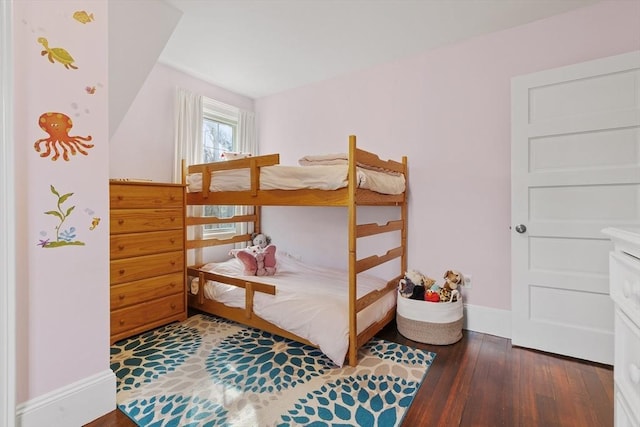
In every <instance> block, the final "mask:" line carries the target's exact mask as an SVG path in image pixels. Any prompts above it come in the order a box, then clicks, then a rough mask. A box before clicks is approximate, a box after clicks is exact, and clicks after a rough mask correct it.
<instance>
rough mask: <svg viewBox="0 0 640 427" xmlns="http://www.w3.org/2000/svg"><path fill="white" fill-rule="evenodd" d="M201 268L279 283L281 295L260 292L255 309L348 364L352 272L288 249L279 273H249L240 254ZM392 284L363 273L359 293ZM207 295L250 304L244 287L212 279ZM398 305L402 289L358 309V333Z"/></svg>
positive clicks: (233, 304) (279, 263) (280, 256)
mask: <svg viewBox="0 0 640 427" xmlns="http://www.w3.org/2000/svg"><path fill="white" fill-rule="evenodd" d="M200 270H204V271H209V272H212V273H216V274H221V275H225V276H233V277H240V278H246V279H247V280H251V281H255V282H261V283H267V284H270V285H274V286H275V287H276V294H275V295H268V294H264V293H261V292H256V293H255V296H254V301H253V304H254V307H253V312H254V313H255V314H256V315H258V316H260V317H261V318H263V319H265V320H267V321H269V322H271V323H273V324H274V325H276V326H278V327H280V328H282V329H285V330H287V331H289V332H291V333H293V334H296V335H298V336H299V337H301V338H304V339H306V340H308V341H309V342H311V343H313V344H315V345H317V346H318V348H320V350H322V352H323V353H324V354H326V355H327V356H328V357H329V358H330V359H331V360H332V361H333V362H334V363H335V364H336V365H338V366H342V365H343V363H344V360H345V357H346V354H347V351H348V349H349V303H348V295H349V279H348V273H347V271H345V270H338V269H328V268H324V267H318V266H313V265H308V264H305V263H302V262H300V261H298V260H296V259H294V258H293V257H291V256H288V255H284V254H282V253H280V254H278V260H277V272H276V274H275V275H273V276H261V277H256V276H244V275H243V271H244V267H243V265H242V263H241V262H240V261H239V260H238V259H236V258H232V259H230V260H228V261H224V262H216V263H209V264H206V265H204V266H202V267H201V268H200ZM386 284H387V283H386V281H385V280H383V279H380V278H377V277H373V276H370V275H366V274H359V275H358V286H357V288H358V291H357V296H358V298H360V297H362V296H364V295H366V294H368V293H369V292H371V291H373V290H379V289H383V288H384V287H385V286H386ZM198 288H199V283H198V278H193V279H192V280H191V286H190V291H191V293H192V294H197V293H198ZM204 296H205V298H207V299H212V300H216V301H218V302H220V303H223V304H225V305H227V306H229V307H236V308H244V304H245V291H244V289H242V288H238V287H236V286H232V285H227V284H223V283H219V282H213V281H207V283H206V284H205V288H204ZM395 305H396V292H389V293H387V294H386V295H385V296H384V297H383V298H380V299H379V300H378V301H376V302H375V303H374V304H372V305H370V306H368V307H367V308H365V309H364V310H362V311H361V312H360V313H358V317H357V325H358V328H357V329H358V333H360V332H362V331H363V330H365V329H366V328H367V327H369V326H370V325H372V324H374V323H376V322H378V321H380V320H382V319H383V318H384V317H385V315H386V314H387V313H388V312H389V310H391V309H392V308H393V307H394V306H395Z"/></svg>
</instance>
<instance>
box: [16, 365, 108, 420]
mask: <svg viewBox="0 0 640 427" xmlns="http://www.w3.org/2000/svg"><path fill="white" fill-rule="evenodd" d="M114 409H116V376H115V374H114V373H113V371H111V370H110V369H107V370H106V371H103V372H100V373H98V374H96V375H93V376H91V377H88V378H84V379H82V380H80V381H77V382H75V383H73V384H69V385H68V386H65V387H62V388H59V389H57V390H54V391H52V392H49V393H47V394H45V395H43V396H39V397H36V398H35V399H31V400H29V401H27V402H24V403H21V404H19V405H18V407H17V408H16V417H17V425H18V426H21V427H42V426H48V427H70V426H77V427H79V426H82V425H84V424H87V423H88V422H90V421H93V420H95V419H96V418H99V417H101V416H102V415H104V414H106V413H108V412H111V411H113V410H114Z"/></svg>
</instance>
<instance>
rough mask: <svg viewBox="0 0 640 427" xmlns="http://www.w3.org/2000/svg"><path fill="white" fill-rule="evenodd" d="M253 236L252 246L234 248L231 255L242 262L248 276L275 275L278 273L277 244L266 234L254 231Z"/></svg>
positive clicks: (230, 252)
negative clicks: (272, 242) (273, 243)
mask: <svg viewBox="0 0 640 427" xmlns="http://www.w3.org/2000/svg"><path fill="white" fill-rule="evenodd" d="M251 237H252V239H251V242H252V243H253V245H252V246H249V247H247V248H245V249H232V250H230V251H229V255H233V256H234V257H236V258H238V259H239V260H240V261H241V262H242V264H243V266H244V274H245V275H246V276H273V275H274V274H276V246H275V245H272V244H271V238H270V237H269V236H267V235H265V234H262V233H253V234H252V235H251Z"/></svg>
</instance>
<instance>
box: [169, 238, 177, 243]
mask: <svg viewBox="0 0 640 427" xmlns="http://www.w3.org/2000/svg"><path fill="white" fill-rule="evenodd" d="M169 242H171V244H172V245H173V244H174V243H175V242H176V239H174V238H173V237H172V238H171V239H169Z"/></svg>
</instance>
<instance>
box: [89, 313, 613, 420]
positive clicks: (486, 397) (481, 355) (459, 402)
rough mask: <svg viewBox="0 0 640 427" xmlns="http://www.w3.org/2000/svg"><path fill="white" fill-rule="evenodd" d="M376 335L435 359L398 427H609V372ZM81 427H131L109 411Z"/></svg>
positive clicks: (486, 343)
mask: <svg viewBox="0 0 640 427" xmlns="http://www.w3.org/2000/svg"><path fill="white" fill-rule="evenodd" d="M379 336H380V337H381V338H384V339H387V340H389V341H394V342H398V343H401V344H407V345H410V346H412V347H417V348H422V349H425V350H429V351H433V352H435V353H437V356H436V359H435V361H434V363H433V365H432V366H431V368H430V369H429V372H428V373H427V376H426V378H425V380H424V383H423V384H422V386H421V387H420V390H419V391H418V393H417V395H416V397H415V399H414V401H413V403H412V404H411V407H410V408H409V411H408V412H407V414H406V417H405V419H404V421H403V424H402V425H403V426H405V427H415V426H443V427H449V426H473V427H481V426H482V427H483V426H487V427H497V426H505V427H518V426H520V427H534V426H540V427H572V426H576V427H592V426H593V427H596V426H612V425H613V370H612V368H611V367H610V366H605V365H598V364H594V363H589V362H583V361H580V360H576V359H570V358H566V357H560V356H556V355H552V354H547V353H542V352H537V351H532V350H527V349H523V348H517V347H512V346H511V341H510V340H508V339H505V338H499V337H495V336H492V335H486V334H481V333H477V332H470V331H464V333H463V338H462V340H461V341H459V342H457V343H456V344H453V345H448V346H434V345H428V344H421V343H416V342H414V341H410V340H407V339H406V338H404V337H403V336H401V335H400V334H399V333H398V332H397V330H396V326H395V323H391V324H390V325H388V326H387V327H386V328H385V329H384V330H383V331H382V333H381V334H379ZM87 426H88V427H114V426H118V427H121V426H135V423H133V422H132V421H131V420H130V419H129V418H128V417H127V416H126V415H124V414H123V413H121V412H120V411H118V410H116V411H113V412H111V413H109V414H107V415H105V416H103V417H101V418H99V419H97V420H95V421H93V422H91V423H89V424H87Z"/></svg>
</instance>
